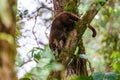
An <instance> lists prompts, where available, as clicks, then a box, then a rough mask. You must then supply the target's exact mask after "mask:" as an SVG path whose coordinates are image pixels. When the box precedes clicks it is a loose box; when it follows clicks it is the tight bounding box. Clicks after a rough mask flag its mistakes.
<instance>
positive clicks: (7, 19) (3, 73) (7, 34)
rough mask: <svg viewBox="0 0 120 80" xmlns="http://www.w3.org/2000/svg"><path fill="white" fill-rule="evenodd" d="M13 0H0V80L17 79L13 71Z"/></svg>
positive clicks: (14, 6)
mask: <svg viewBox="0 0 120 80" xmlns="http://www.w3.org/2000/svg"><path fill="white" fill-rule="evenodd" d="M15 9H16V1H15V0H0V80H17V77H16V73H15V69H14V67H15V56H16V43H15V27H16V25H15V24H16V18H15V16H16V15H15V11H16V10H15Z"/></svg>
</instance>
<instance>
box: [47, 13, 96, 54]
mask: <svg viewBox="0 0 120 80" xmlns="http://www.w3.org/2000/svg"><path fill="white" fill-rule="evenodd" d="M78 20H80V18H79V17H78V16H76V15H75V14H73V13H71V12H61V13H60V14H58V15H57V16H56V18H55V19H54V20H53V22H52V26H51V31H50V38H49V46H50V48H51V50H52V51H56V50H57V51H58V53H60V51H61V48H62V47H63V46H64V44H65V43H66V42H65V41H66V38H67V33H68V32H70V31H71V30H73V29H74V27H75V21H78ZM88 27H89V28H90V29H91V30H92V31H93V37H95V35H96V31H95V29H94V28H93V27H92V26H88ZM94 34H95V35H94ZM61 43H62V45H61Z"/></svg>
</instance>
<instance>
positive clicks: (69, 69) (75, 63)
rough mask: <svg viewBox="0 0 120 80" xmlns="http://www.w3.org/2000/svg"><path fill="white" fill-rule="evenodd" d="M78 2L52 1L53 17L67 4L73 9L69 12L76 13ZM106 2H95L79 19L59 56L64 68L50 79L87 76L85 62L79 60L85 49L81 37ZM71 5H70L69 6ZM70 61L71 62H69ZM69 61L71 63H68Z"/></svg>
mask: <svg viewBox="0 0 120 80" xmlns="http://www.w3.org/2000/svg"><path fill="white" fill-rule="evenodd" d="M78 1H79V0H53V2H54V10H55V15H57V14H59V13H60V12H62V11H63V7H65V6H66V5H67V4H68V3H69V5H71V6H72V7H73V8H72V10H69V11H71V12H72V13H75V14H78V13H77V10H75V9H77V6H78V5H79V4H78V3H79V2H78ZM106 2H107V0H106V1H105V2H97V3H95V2H94V3H93V4H92V5H91V7H90V9H89V10H88V11H86V13H85V14H84V15H82V16H83V17H81V20H80V21H79V22H78V25H79V26H77V28H76V29H74V30H73V31H71V32H70V35H69V36H68V38H67V43H66V44H65V46H64V48H63V49H62V52H61V53H60V56H59V59H58V60H59V62H60V63H62V64H63V65H64V67H65V69H64V70H63V71H61V72H60V71H59V72H53V73H52V75H51V76H52V77H55V78H57V79H58V80H62V79H64V78H66V77H68V76H71V75H73V74H75V75H79V76H81V75H82V76H88V72H87V66H86V63H87V60H86V59H83V58H80V57H79V55H80V54H85V48H84V45H83V41H82V35H83V34H84V32H85V30H86V28H87V25H88V24H90V22H91V21H92V19H93V18H94V17H95V15H96V14H97V12H98V11H99V10H100V8H101V7H102V6H103V5H104V4H105V3H106ZM71 3H72V4H71ZM97 6H101V7H99V8H96V7H97ZM76 47H78V48H79V50H78V52H77V54H76V55H75V54H74V51H75V49H76ZM71 59H72V61H71ZM70 61H71V62H70Z"/></svg>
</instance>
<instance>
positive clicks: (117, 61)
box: [16, 0, 120, 80]
mask: <svg viewBox="0 0 120 80" xmlns="http://www.w3.org/2000/svg"><path fill="white" fill-rule="evenodd" d="M92 1H96V2H101V1H105V0H89V1H88V0H87V1H85V0H80V6H79V7H78V9H79V13H80V14H83V13H84V12H85V11H86V10H88V9H89V7H90V4H91V2H92ZM111 1H112V2H110V3H107V4H106V5H105V6H104V7H103V8H102V10H101V11H100V12H99V13H98V14H97V15H96V17H95V19H94V20H93V21H92V25H93V26H94V27H95V29H96V30H97V37H96V38H94V39H93V38H92V39H90V38H89V37H88V36H90V35H89V34H90V33H89V31H88V30H87V31H86V34H85V37H84V42H85V44H86V53H88V55H89V56H86V55H79V57H81V58H85V59H88V58H89V57H90V56H92V57H91V62H92V65H95V71H102V72H95V73H93V74H92V75H91V76H89V77H84V76H76V75H72V76H70V77H68V78H67V79H66V80H119V79H118V76H119V73H120V69H119V68H120V28H119V27H120V6H119V4H120V1H119V0H111ZM115 1H116V2H115ZM70 4H73V3H68V4H67V5H66V6H65V7H64V10H66V11H70V10H73V11H74V10H75V9H74V6H75V5H73V6H70ZM83 7H84V8H83ZM28 12H29V11H28V10H27V9H26V10H22V11H21V10H18V13H17V15H18V16H17V17H16V20H17V21H19V20H20V19H21V18H24V17H25V16H26V15H27V14H28ZM74 12H78V11H76V10H75V11H74ZM23 24H24V22H23ZM20 25H22V23H20ZM22 26H23V25H22ZM20 28H21V27H19V26H17V33H16V34H17V36H21V32H20ZM76 53H77V49H76V52H75V55H76ZM89 53H90V54H89ZM29 54H31V56H32V58H33V59H34V61H35V62H36V63H37V65H36V67H34V68H33V69H32V70H31V71H30V72H29V73H27V74H26V75H25V76H24V78H22V79H21V80H27V79H28V80H29V79H31V80H46V79H47V77H48V75H49V74H50V72H51V71H53V70H61V69H62V65H61V64H59V63H57V62H56V61H55V59H54V56H53V54H52V52H51V51H50V49H49V47H48V46H45V48H44V49H43V48H39V47H34V48H33V49H32V50H31V51H30V53H29ZM98 57H100V58H98ZM94 58H97V60H99V61H97V60H95V61H96V62H93V61H92V60H93V59H94ZM101 60H102V61H103V63H104V62H105V64H103V63H101V62H100V61H101ZM16 63H17V64H18V65H19V66H21V65H22V64H23V60H21V59H20V58H17V61H16ZM96 66H98V67H96ZM103 67H106V68H105V70H104V69H103ZM104 72H105V73H104ZM106 72H107V73H106ZM113 72H115V73H113Z"/></svg>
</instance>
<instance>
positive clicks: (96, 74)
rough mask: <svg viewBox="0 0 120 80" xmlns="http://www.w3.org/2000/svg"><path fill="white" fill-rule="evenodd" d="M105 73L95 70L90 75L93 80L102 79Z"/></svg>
mask: <svg viewBox="0 0 120 80" xmlns="http://www.w3.org/2000/svg"><path fill="white" fill-rule="evenodd" d="M104 76H105V74H104V73H102V72H95V73H94V74H93V75H92V77H93V80H103V79H104Z"/></svg>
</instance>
